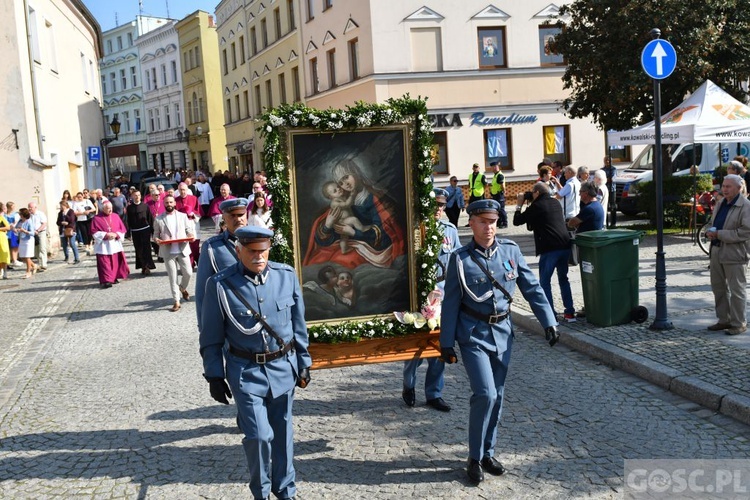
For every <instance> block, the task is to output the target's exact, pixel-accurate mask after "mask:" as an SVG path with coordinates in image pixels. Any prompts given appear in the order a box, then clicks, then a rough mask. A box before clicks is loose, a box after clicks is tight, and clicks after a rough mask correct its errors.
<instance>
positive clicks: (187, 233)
mask: <svg viewBox="0 0 750 500" xmlns="http://www.w3.org/2000/svg"><path fill="white" fill-rule="evenodd" d="M172 214H174V216H175V217H176V219H177V230H176V231H175V234H172V233H171V232H170V231H169V227H168V225H167V222H166V218H167V216H168V215H167V212H164V213H163V214H161V215H160V216H158V217H157V218H156V220H155V221H154V239H159V240H179V239H182V238H190V237H191V236H195V224H194V223H193V222H192V221H190V220H188V218H187V215H185V214H183V213H182V212H178V211H177V209H175V210H174V212H172ZM170 217H171V216H170ZM179 245H180V253H181V254H182V255H184V256H185V257H187V256H188V255H190V243H189V242H187V241H183V242H182V243H179ZM169 250H170V245H159V257H161V258H162V259H166V258H168V257H169V256H170V251H169Z"/></svg>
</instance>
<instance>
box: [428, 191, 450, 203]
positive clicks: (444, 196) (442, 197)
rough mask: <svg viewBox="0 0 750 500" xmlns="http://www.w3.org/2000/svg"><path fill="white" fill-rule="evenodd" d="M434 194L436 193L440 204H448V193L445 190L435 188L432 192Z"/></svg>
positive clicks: (436, 198) (436, 199)
mask: <svg viewBox="0 0 750 500" xmlns="http://www.w3.org/2000/svg"><path fill="white" fill-rule="evenodd" d="M432 192H433V193H435V201H436V202H438V203H447V202H448V191H446V190H445V189H443V188H435V189H433V190H432Z"/></svg>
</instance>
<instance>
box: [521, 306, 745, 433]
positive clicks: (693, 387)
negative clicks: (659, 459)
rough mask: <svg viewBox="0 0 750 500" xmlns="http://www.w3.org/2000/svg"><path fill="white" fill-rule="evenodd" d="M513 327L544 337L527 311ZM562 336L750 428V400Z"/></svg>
mask: <svg viewBox="0 0 750 500" xmlns="http://www.w3.org/2000/svg"><path fill="white" fill-rule="evenodd" d="M513 323H514V324H515V325H517V326H518V327H520V328H522V329H524V330H528V331H530V332H533V333H535V334H538V335H542V336H544V329H543V328H542V325H541V324H540V323H539V322H538V321H537V320H536V317H535V316H534V315H533V314H531V313H529V312H527V311H524V310H522V309H521V310H519V309H516V310H515V311H513ZM560 334H561V335H560V343H562V344H564V345H566V346H568V347H570V348H571V349H575V350H576V351H578V352H581V353H583V354H586V355H588V356H591V357H592V358H596V359H599V360H601V361H602V362H604V363H605V364H607V365H609V366H611V367H613V368H617V369H620V370H622V371H625V372H627V373H630V374H632V375H635V376H636V377H639V378H641V379H643V380H646V381H648V382H651V383H652V384H655V385H657V386H659V387H661V388H663V389H667V390H668V391H670V392H673V393H674V394H677V395H679V396H682V397H684V398H686V399H689V400H690V401H693V402H695V403H698V404H700V405H701V406H705V407H706V408H709V409H711V410H713V411H717V412H719V413H721V414H723V415H726V416H728V417H731V418H733V419H735V420H738V421H740V422H742V423H744V424H748V425H750V398H748V397H747V396H744V395H742V394H735V393H733V392H729V391H727V390H725V389H722V388H721V387H717V386H715V385H713V384H710V383H708V382H705V381H703V380H701V379H699V378H696V377H693V376H689V375H686V374H685V373H682V372H680V371H679V370H675V369H674V368H670V367H668V366H666V365H663V364H661V363H658V362H656V361H653V360H651V359H648V358H645V357H643V356H641V355H639V354H635V353H632V352H630V351H627V350H625V349H622V348H620V347H617V346H614V345H612V344H609V343H607V342H604V341H602V340H599V339H596V338H592V337H590V336H588V335H586V334H585V333H581V332H577V331H573V330H570V329H568V328H566V327H565V325H560Z"/></svg>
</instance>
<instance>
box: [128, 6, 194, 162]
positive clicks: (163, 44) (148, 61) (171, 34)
mask: <svg viewBox="0 0 750 500" xmlns="http://www.w3.org/2000/svg"><path fill="white" fill-rule="evenodd" d="M174 24H175V23H174V21H169V22H168V23H167V24H166V25H164V26H162V27H160V28H158V29H155V30H153V31H151V32H149V33H146V34H144V35H141V36H140V37H139V38H138V40H136V45H137V46H138V50H139V52H140V54H141V70H142V74H143V85H142V87H143V102H144V106H145V115H144V116H145V118H146V120H145V123H144V128H145V130H146V136H147V152H148V162H147V167H144V168H149V169H155V170H157V171H161V170H165V171H166V170H176V169H181V168H186V167H187V158H188V156H187V155H188V146H187V142H183V137H182V129H183V128H184V125H185V124H184V121H183V109H182V102H183V99H182V66H181V58H180V50H179V49H180V41H179V39H178V36H177V30H175V27H174ZM178 132H180V133H179V134H178Z"/></svg>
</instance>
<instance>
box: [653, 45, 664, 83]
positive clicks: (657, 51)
mask: <svg viewBox="0 0 750 500" xmlns="http://www.w3.org/2000/svg"><path fill="white" fill-rule="evenodd" d="M651 57H653V58H654V59H656V74H657V75H663V74H664V65H663V63H662V59H664V58H665V57H667V53H666V52H664V47H662V46H661V44H660V43H658V42H657V43H656V45H655V46H654V51H653V52H651Z"/></svg>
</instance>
